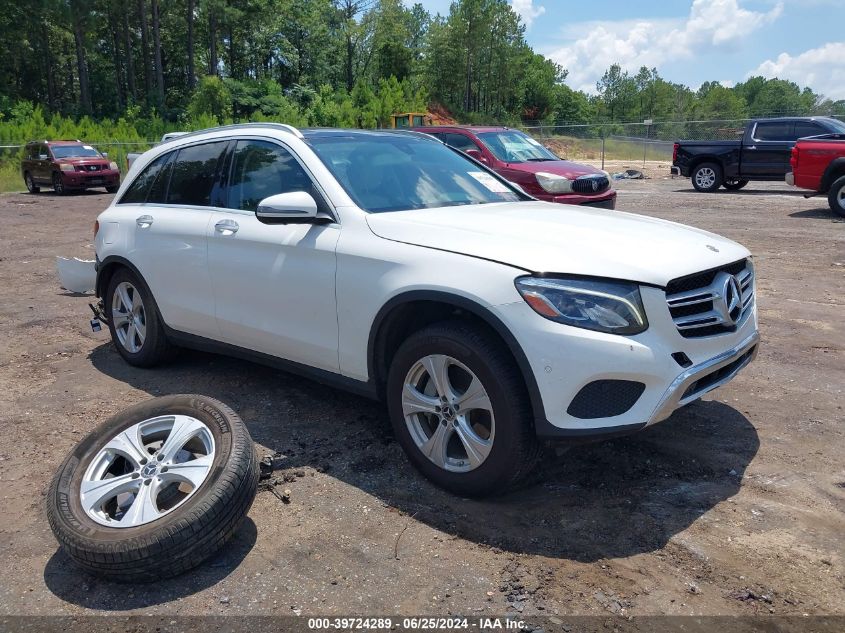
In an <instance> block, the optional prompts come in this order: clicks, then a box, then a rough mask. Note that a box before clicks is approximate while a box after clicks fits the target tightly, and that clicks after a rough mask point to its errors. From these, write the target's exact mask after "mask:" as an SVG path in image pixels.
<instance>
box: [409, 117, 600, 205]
mask: <svg viewBox="0 0 845 633" xmlns="http://www.w3.org/2000/svg"><path fill="white" fill-rule="evenodd" d="M413 130H414V131H416V132H424V133H425V134H431V135H432V136H434V137H436V138H438V139H440V140H441V141H443V142H444V143H446V145H449V146H451V147H454V148H455V149H458V150H460V151H462V152H464V153H466V154H467V155H469V156H471V157H472V158H474V159H476V160H477V161H480V162H482V163H484V164H485V165H487V166H488V167H490V168H491V169H493V170H494V171H496V172H498V173H499V174H501V175H502V176H503V177H505V178H506V179H507V180H509V181H510V182H513V183H516V184H517V185H519V186H520V187H522V188H523V189H524V190H525V192H526V193H527V194H529V195H532V196H534V197H535V198H537V199H538V200H545V201H546V202H560V203H562V204H581V205H589V206H594V207H603V208H605V209H613V208H615V206H616V192H615V191H614V190H613V189H612V188H611V184H610V178H608V175H607V173H605V172H603V171H602V170H600V169H596V168H595V167H590V166H589V165H582V164H580V163H573V162H572V161H568V160H562V159H560V158H558V157H557V156H555V155H554V154H553V153H552V152H551V151H549V150H548V149H546V148H545V147H543V145H541V144H540V143H539V142H538V141H536V140H535V139H533V138H531V137H530V136H528V135H527V134H524V133H523V132H520V131H519V130H514V129H511V128H506V127H477V126H471V127H461V126H427V127H416V128H413Z"/></svg>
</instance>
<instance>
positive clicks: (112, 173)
mask: <svg viewBox="0 0 845 633" xmlns="http://www.w3.org/2000/svg"><path fill="white" fill-rule="evenodd" d="M21 175H22V176H23V180H24V182H25V183H26V188H27V190H28V191H29V192H30V193H38V192H39V191H40V190H41V187H44V186H47V187H52V188H53V191H55V192H56V193H58V194H59V195H61V194H65V193H68V192H69V191H72V190H82V189H90V188H91V187H105V188H106V191H108V192H109V193H117V190H118V188H120V170H118V168H117V163H115V162H114V161H109V159H108V157H107V156H105V155H103V154H101V153H100V152H98V151H97V150H96V149H94V148H93V147H91V146H90V145H86V144H85V143H83V142H81V141H33V142H31V143H27V144H26V149H25V150H24V158H23V161H22V162H21Z"/></svg>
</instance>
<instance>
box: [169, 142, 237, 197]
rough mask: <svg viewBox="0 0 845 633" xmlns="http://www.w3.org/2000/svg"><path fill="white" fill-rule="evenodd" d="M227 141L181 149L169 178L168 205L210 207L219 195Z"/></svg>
mask: <svg viewBox="0 0 845 633" xmlns="http://www.w3.org/2000/svg"><path fill="white" fill-rule="evenodd" d="M227 145H228V141H219V142H216V143H204V144H202V145H191V146H190V147H183V148H182V149H180V150H179V153H178V155H177V156H176V160H175V161H174V163H173V170H172V171H173V173H172V174H171V175H170V187H169V188H168V191H167V204H183V205H197V206H210V205H211V201H212V198H215V202H216V198H217V195H218V193H219V183H218V178H217V173H218V167H219V166H220V162H221V158H222V156H223V152H224V150H225V149H226V146H227Z"/></svg>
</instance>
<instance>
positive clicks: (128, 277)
mask: <svg viewBox="0 0 845 633" xmlns="http://www.w3.org/2000/svg"><path fill="white" fill-rule="evenodd" d="M104 303H105V306H106V317H107V318H108V322H109V330H110V332H111V337H112V341H113V342H114V345H115V347H116V348H117V351H118V353H119V354H120V355H121V356H122V357H123V360H125V361H126V362H127V363H129V364H130V365H135V366H136V367H153V366H154V365H158V364H159V363H161V362H162V361H164V360H166V359H167V358H168V357H169V356H170V351H171V346H170V344H169V343H168V341H167V336H166V334H165V332H164V326H163V324H162V322H161V319H160V317H159V315H158V308H157V307H156V304H155V300H154V299H153V296H152V293H151V292H150V291H149V290H148V289H147V286H146V284H144V283H142V282H141V281H140V280H139V279H138V278H137V277H136V276H135V275H134V274H133V273H132V272H131V271H129V270H128V269H126V268H121V269H120V270H118V271H117V272H116V273H115V274H114V275H112V278H111V279H110V280H109V285H108V290H107V291H106V296H105V302H104Z"/></svg>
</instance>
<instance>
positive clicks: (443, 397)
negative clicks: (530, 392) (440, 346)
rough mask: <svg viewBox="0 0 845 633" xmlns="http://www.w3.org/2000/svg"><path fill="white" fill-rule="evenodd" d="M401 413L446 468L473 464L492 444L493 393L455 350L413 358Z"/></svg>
mask: <svg viewBox="0 0 845 633" xmlns="http://www.w3.org/2000/svg"><path fill="white" fill-rule="evenodd" d="M402 413H403V415H404V417H405V424H406V425H407V428H408V431H409V433H410V434H411V438H412V439H413V441H414V443H415V444H416V446H417V448H418V449H419V450H420V451H421V452H422V453H423V454H424V455H425V456H426V457H427V458H428V459H429V460H431V461H432V462H433V463H434V464H436V465H437V466H439V467H440V468H443V469H444V470H448V471H452V472H469V471H471V470H475V469H476V468H478V467H479V466H481V464H483V463H484V460H486V459H487V457H488V456H489V454H490V450H491V449H492V448H493V439H494V435H495V430H496V423H495V417H494V415H493V403H492V402H491V400H490V396H489V395H488V394H487V391H486V389H485V388H484V385H483V384H482V383H481V380H480V379H479V378H478V376H476V375H475V373H473V371H472V370H471V369H469V368H468V367H467V366H466V365H464V364H463V363H461V362H460V361H459V360H457V359H455V358H452V357H451V356H446V355H443V354H432V355H430V356H426V357H425V358H422V359H420V360H419V361H417V362H416V363H414V365H413V366H412V367H411V369H410V370H409V371H408V374H407V376H406V378H405V381H404V385H403V391H402Z"/></svg>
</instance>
